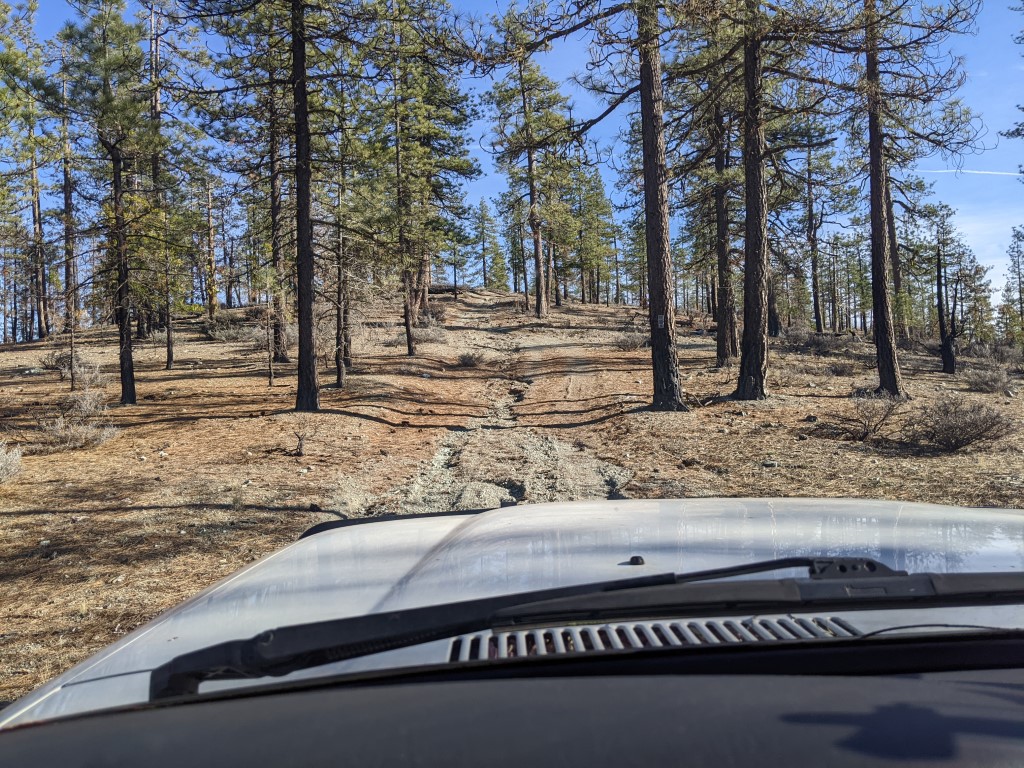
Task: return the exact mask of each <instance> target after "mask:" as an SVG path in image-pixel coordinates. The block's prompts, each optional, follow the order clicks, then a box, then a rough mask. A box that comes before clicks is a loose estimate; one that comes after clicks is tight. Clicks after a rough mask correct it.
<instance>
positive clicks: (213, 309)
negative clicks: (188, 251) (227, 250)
mask: <svg viewBox="0 0 1024 768" xmlns="http://www.w3.org/2000/svg"><path fill="white" fill-rule="evenodd" d="M206 312H207V314H208V315H209V317H210V319H211V320H213V319H214V318H215V317H216V316H217V254H216V251H215V249H214V231H213V183H212V181H211V180H210V179H207V180H206Z"/></svg>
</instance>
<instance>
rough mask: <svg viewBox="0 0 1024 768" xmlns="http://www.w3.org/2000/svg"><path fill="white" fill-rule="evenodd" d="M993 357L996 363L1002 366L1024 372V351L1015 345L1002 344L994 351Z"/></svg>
mask: <svg viewBox="0 0 1024 768" xmlns="http://www.w3.org/2000/svg"><path fill="white" fill-rule="evenodd" d="M992 356H993V357H994V358H995V359H996V362H998V363H1001V364H1002V365H1005V366H1008V367H1010V368H1014V369H1016V370H1018V371H1024V349H1021V348H1020V347H1018V346H1014V345H1013V344H1000V345H999V346H997V347H996V348H995V349H994V350H992Z"/></svg>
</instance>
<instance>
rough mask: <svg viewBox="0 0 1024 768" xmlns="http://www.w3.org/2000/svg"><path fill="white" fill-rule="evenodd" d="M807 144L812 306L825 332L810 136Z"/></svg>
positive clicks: (816, 323) (818, 329)
mask: <svg viewBox="0 0 1024 768" xmlns="http://www.w3.org/2000/svg"><path fill="white" fill-rule="evenodd" d="M807 138H808V145H807V178H806V180H805V181H806V184H807V200H806V205H807V211H806V215H807V250H808V251H810V254H811V306H812V307H813V309H814V330H815V332H816V333H823V332H824V330H825V321H824V319H823V317H822V314H821V286H820V284H819V282H818V222H817V215H816V214H815V212H814V181H813V179H812V178H811V147H810V136H808V137H807Z"/></svg>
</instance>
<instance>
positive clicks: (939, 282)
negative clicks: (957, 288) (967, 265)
mask: <svg viewBox="0 0 1024 768" xmlns="http://www.w3.org/2000/svg"><path fill="white" fill-rule="evenodd" d="M945 272H946V268H945V265H944V264H943V263H942V244H941V242H936V244H935V309H936V311H937V313H938V320H939V355H940V356H941V357H942V372H943V373H949V374H953V373H956V352H955V351H954V349H953V340H954V335H953V332H952V330H951V329H950V324H949V322H947V319H946V286H945V280H944V277H945Z"/></svg>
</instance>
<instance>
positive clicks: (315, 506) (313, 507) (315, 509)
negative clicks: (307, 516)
mask: <svg viewBox="0 0 1024 768" xmlns="http://www.w3.org/2000/svg"><path fill="white" fill-rule="evenodd" d="M309 511H310V512H323V509H321V507H320V505H319V504H314V503H313V502H310V503H309Z"/></svg>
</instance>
